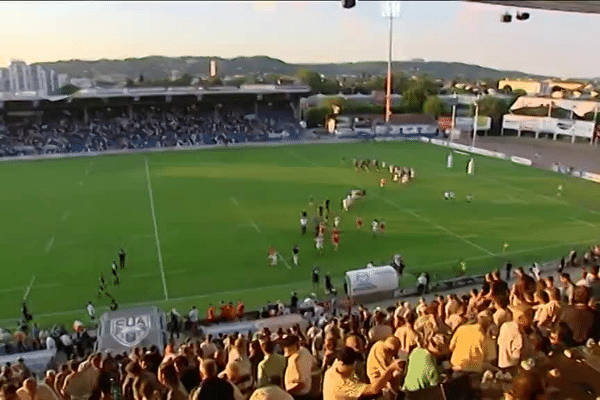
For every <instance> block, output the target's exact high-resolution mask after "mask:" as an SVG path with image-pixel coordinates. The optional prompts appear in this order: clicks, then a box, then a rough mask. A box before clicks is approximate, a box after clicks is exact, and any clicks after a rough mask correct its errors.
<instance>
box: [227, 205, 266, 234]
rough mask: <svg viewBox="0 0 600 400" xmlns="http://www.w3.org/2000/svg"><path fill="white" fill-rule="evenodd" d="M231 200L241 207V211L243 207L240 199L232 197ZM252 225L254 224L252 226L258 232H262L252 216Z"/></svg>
mask: <svg viewBox="0 0 600 400" xmlns="http://www.w3.org/2000/svg"><path fill="white" fill-rule="evenodd" d="M231 202H232V203H233V204H234V205H235V206H236V207H237V208H239V209H240V211H241V207H240V202H239V201H238V199H236V198H235V197H232V198H231ZM250 225H252V227H253V228H254V229H255V230H256V232H258V233H261V230H260V228H259V227H258V225H257V224H256V222H254V220H253V219H252V218H250Z"/></svg>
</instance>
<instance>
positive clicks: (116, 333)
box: [110, 315, 151, 347]
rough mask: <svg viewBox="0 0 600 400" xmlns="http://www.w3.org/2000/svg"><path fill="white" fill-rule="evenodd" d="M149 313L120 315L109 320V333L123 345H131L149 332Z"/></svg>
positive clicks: (137, 342) (134, 344)
mask: <svg viewBox="0 0 600 400" xmlns="http://www.w3.org/2000/svg"><path fill="white" fill-rule="evenodd" d="M150 327H151V322H150V315H138V316H135V317H120V318H115V319H111V320H110V334H111V335H112V337H113V338H115V340H116V341H117V342H119V343H121V344H122V345H123V346H128V347H133V346H136V345H137V344H139V343H140V342H141V341H142V340H144V338H146V336H148V333H150Z"/></svg>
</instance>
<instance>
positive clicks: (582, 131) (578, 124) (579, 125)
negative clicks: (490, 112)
mask: <svg viewBox="0 0 600 400" xmlns="http://www.w3.org/2000/svg"><path fill="white" fill-rule="evenodd" d="M502 128H503V129H511V130H515V131H531V132H545V133H550V134H557V135H567V136H576V137H585V138H591V137H592V134H593V132H594V123H593V122H592V121H578V120H570V119H558V118H548V117H531V116H528V115H514V114H506V115H504V117H503V118H502Z"/></svg>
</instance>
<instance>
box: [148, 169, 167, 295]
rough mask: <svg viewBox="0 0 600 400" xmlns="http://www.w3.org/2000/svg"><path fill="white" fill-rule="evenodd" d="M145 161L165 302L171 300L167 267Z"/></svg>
mask: <svg viewBox="0 0 600 400" xmlns="http://www.w3.org/2000/svg"><path fill="white" fill-rule="evenodd" d="M144 160H145V163H146V180H147V181H148V196H149V197H150V210H151V211H152V222H153V223H154V239H155V241H156V251H157V255H158V266H159V269H160V277H161V279H162V284H163V292H164V295H165V300H169V292H168V291H167V279H166V278H165V267H164V265H163V259H162V253H161V251H160V239H159V238H158V224H157V223H156V213H155V212H154V195H153V194H152V184H151V183H150V168H149V167H148V158H144Z"/></svg>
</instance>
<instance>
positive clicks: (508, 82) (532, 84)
mask: <svg viewBox="0 0 600 400" xmlns="http://www.w3.org/2000/svg"><path fill="white" fill-rule="evenodd" d="M498 89H502V90H505V91H508V92H514V91H515V90H524V91H525V92H526V93H527V94H538V93H541V92H542V90H543V89H544V88H543V87H542V82H540V81H534V80H521V79H502V80H500V81H498Z"/></svg>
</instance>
